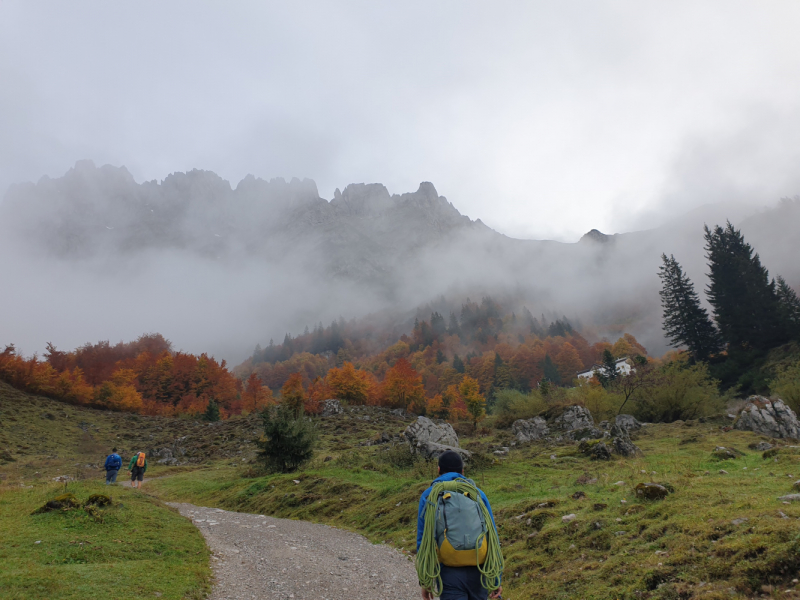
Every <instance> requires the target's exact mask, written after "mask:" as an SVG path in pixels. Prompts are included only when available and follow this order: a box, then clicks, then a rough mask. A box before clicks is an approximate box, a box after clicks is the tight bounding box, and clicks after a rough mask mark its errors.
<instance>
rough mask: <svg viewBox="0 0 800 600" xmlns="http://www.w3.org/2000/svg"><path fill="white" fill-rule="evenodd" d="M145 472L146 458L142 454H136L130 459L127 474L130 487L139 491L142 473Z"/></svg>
mask: <svg viewBox="0 0 800 600" xmlns="http://www.w3.org/2000/svg"><path fill="white" fill-rule="evenodd" d="M145 471H147V457H146V456H145V454H144V452H137V453H136V454H134V455H133V457H132V458H131V463H130V464H129V465H128V472H129V473H130V474H131V487H135V488H137V489H141V487H142V480H143V479H144V472H145Z"/></svg>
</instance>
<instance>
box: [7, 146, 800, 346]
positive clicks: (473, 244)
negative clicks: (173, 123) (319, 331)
mask: <svg viewBox="0 0 800 600" xmlns="http://www.w3.org/2000/svg"><path fill="white" fill-rule="evenodd" d="M532 210H535V206H532ZM733 213H735V214H741V210H739V211H738V212H736V211H731V210H730V207H725V206H710V207H706V208H705V209H703V210H702V211H699V212H697V213H696V214H690V215H687V216H685V217H683V218H677V219H676V220H675V221H674V222H672V223H669V224H667V225H665V226H663V227H661V228H658V229H654V230H650V231H645V232H634V233H627V234H616V235H613V236H610V235H606V234H603V233H601V232H599V231H597V230H592V231H590V232H589V233H587V234H586V235H585V236H584V237H583V238H582V239H581V241H580V242H579V243H575V244H565V243H559V242H552V241H536V240H517V239H512V238H509V237H507V236H504V235H502V234H500V233H498V232H495V231H493V230H492V229H490V228H489V227H487V226H485V225H484V224H483V223H482V222H481V221H480V220H474V221H473V220H471V219H470V218H469V217H467V216H465V215H462V214H460V213H459V211H458V210H457V209H456V208H455V207H454V206H453V205H452V204H451V203H450V202H448V201H447V199H446V198H444V197H443V196H440V195H439V194H438V192H437V191H436V189H435V188H434V186H433V184H431V183H428V182H423V183H421V184H420V186H419V188H418V189H417V190H416V191H415V192H412V193H406V194H399V195H398V194H390V193H389V191H388V190H387V189H386V187H385V186H383V185H381V184H363V183H358V184H351V185H348V186H347V187H345V188H344V190H342V191H339V190H336V192H335V193H334V197H333V198H332V199H331V200H330V201H328V200H326V199H323V198H321V197H320V195H319V192H318V190H317V187H316V184H315V183H314V182H313V181H311V180H308V179H304V180H302V181H301V180H298V179H292V180H291V181H288V182H287V181H284V180H283V179H272V180H270V181H265V180H263V179H259V178H256V177H253V176H251V175H248V176H247V177H245V178H244V179H243V180H242V181H241V182H239V184H238V185H237V186H236V187H235V188H232V187H231V185H230V184H229V183H228V182H227V181H225V180H224V179H222V178H220V177H219V176H218V175H216V174H214V173H212V172H209V171H199V170H194V171H190V172H188V173H173V174H172V175H169V176H168V177H166V178H165V179H164V180H163V181H161V182H157V181H150V182H144V183H141V184H140V183H137V182H136V181H135V180H134V179H133V177H132V176H131V174H130V173H129V172H128V171H127V170H126V169H125V168H124V167H119V168H117V167H112V166H103V167H100V168H97V167H95V165H94V164H93V163H91V162H90V161H81V162H79V163H77V164H76V165H75V167H74V168H73V169H70V170H69V171H68V172H67V173H66V174H65V175H64V176H63V177H61V178H57V179H49V178H43V179H41V180H40V181H39V182H38V183H36V184H33V183H29V184H23V185H18V186H14V187H13V188H12V189H10V190H9V192H8V194H7V195H6V197H5V200H4V201H3V202H2V203H0V243H2V242H4V241H5V242H6V243H7V244H9V245H8V246H7V247H8V248H9V249H10V251H8V252H7V253H6V256H11V255H14V256H23V255H24V256H35V257H36V260H38V261H39V262H38V263H37V267H36V269H43V268H46V269H54V270H55V271H54V272H55V273H57V276H60V277H62V278H63V279H65V280H69V279H70V278H69V277H67V276H64V275H62V274H61V273H62V272H63V271H65V269H77V270H75V271H74V272H75V273H77V274H78V275H80V274H81V273H84V272H86V271H87V269H89V268H91V269H95V270H97V272H101V271H102V272H103V273H119V272H123V271H125V273H126V276H128V274H130V277H134V276H136V273H135V269H134V268H132V267H131V266H130V265H145V264H147V265H149V266H140V267H137V268H139V270H140V271H142V272H145V275H142V276H141V277H140V278H139V279H136V283H135V284H134V283H131V284H130V287H131V288H135V289H134V291H130V290H129V291H126V292H125V294H127V295H129V296H132V297H133V296H136V294H142V295H145V296H146V297H147V298H148V299H151V298H153V297H163V298H175V297H176V296H177V295H179V294H181V293H183V287H186V286H187V285H190V284H191V285H194V286H196V287H195V288H192V291H191V293H189V292H187V294H188V295H189V296H190V297H191V301H192V302H199V300H198V298H206V300H207V302H208V307H207V308H204V314H206V313H210V312H218V311H232V312H237V311H239V312H243V311H251V313H252V315H251V316H249V317H248V319H250V321H248V325H246V326H245V325H242V326H241V327H240V331H245V333H244V334H240V337H241V336H242V335H250V333H249V331H250V329H252V326H251V325H249V323H250V322H258V323H265V322H275V323H279V324H280V325H276V326H275V327H276V328H277V327H280V329H277V331H276V333H278V334H279V335H283V333H282V331H297V329H298V327H299V328H302V327H303V326H304V325H306V324H308V323H312V324H313V323H316V322H318V321H319V320H320V319H329V318H331V317H338V316H339V315H343V314H346V315H349V316H350V317H354V316H359V315H360V314H364V313H365V312H372V311H376V310H383V309H386V308H387V307H388V308H392V309H396V310H400V311H403V310H405V311H407V310H410V309H412V308H413V307H415V306H418V305H420V304H424V303H426V302H428V301H429V300H431V299H432V298H435V297H438V296H439V295H441V294H448V295H449V296H451V297H460V298H463V297H465V296H467V295H472V296H473V297H479V296H480V295H481V294H491V295H493V296H495V297H498V296H504V295H505V296H507V297H513V298H516V299H517V301H519V302H520V303H521V304H526V305H527V306H528V307H529V308H530V309H531V310H533V311H534V312H537V311H546V310H552V311H556V313H557V314H559V315H560V314H567V315H570V316H572V317H578V318H580V319H581V320H582V321H583V322H584V324H585V325H586V326H587V327H589V328H590V329H592V330H593V331H594V332H595V333H596V334H597V335H604V334H605V335H609V336H614V335H615V334H617V333H618V332H619V331H620V330H621V329H623V328H625V329H626V330H627V331H630V332H632V333H634V335H636V336H637V337H638V338H639V339H640V341H643V342H644V343H645V345H646V346H649V347H650V348H652V349H653V350H655V351H659V350H664V349H665V348H666V347H665V345H664V340H663V336H662V334H661V324H660V304H659V298H658V289H659V281H658V277H657V272H658V267H659V265H660V256H661V253H662V252H663V253H667V254H675V257H676V258H677V259H678V260H679V261H680V262H681V263H682V264H683V265H684V267H685V268H686V270H687V272H688V273H689V275H690V276H691V277H692V278H693V279H694V281H695V284H696V287H697V289H698V291H700V290H702V288H703V286H704V285H705V280H704V273H705V264H704V263H705V259H704V256H703V238H702V234H703V231H702V226H703V222H704V221H706V222H709V220H710V222H709V225H713V224H715V223H716V222H719V223H723V222H724V221H725V219H726V218H727V217H728V216H729V215H730V214H733ZM735 224H736V225H738V226H741V228H742V230H743V232H744V234H745V236H746V237H747V239H748V241H749V242H750V243H752V244H753V245H754V247H755V248H756V249H757V250H758V251H759V252H760V253H761V256H762V259H763V260H764V261H765V264H766V265H767V266H768V267H769V268H770V270H771V274H772V275H777V274H779V273H780V274H783V275H784V277H786V278H787V280H788V281H789V282H790V284H792V285H795V286H797V285H798V283H800V265H799V264H798V263H797V261H796V256H798V254H799V253H800V236H797V235H795V234H794V232H796V231H797V230H798V226H800V201H798V200H794V201H785V202H783V203H782V204H781V205H780V206H778V207H776V208H774V209H770V210H766V211H762V212H761V213H759V214H756V215H754V216H752V217H751V218H749V219H742V220H741V221H739V222H738V223H735ZM148 261H149V262H148ZM81 265H84V266H81ZM98 265H101V266H100V267H98ZM121 265H126V266H125V268H124V269H123V267H122V266H121ZM109 267H110V268H109ZM8 268H9V267H8V266H6V269H8ZM148 268H149V269H150V270H151V271H152V272H153V273H157V275H153V276H152V277H150V276H149V275H148V273H149V271H146V269H148ZM159 269H160V270H159ZM34 270H35V269H34V268H33V267H31V268H28V267H26V266H25V265H16V267H15V269H12V270H11V271H9V272H10V273H11V274H10V275H8V277H15V278H20V277H28V276H32V275H31V273H32V272H33V271H34ZM178 274H180V277H179V276H178ZM2 275H3V264H2V259H1V258H0V276H2ZM80 276H83V275H80ZM50 277H51V278H54V276H53V275H50ZM87 277H88V276H87ZM104 277H105V276H104ZM40 278H41V277H40ZM195 280H198V281H195ZM70 285H72V284H71V283H67V284H60V285H58V286H56V288H57V289H54V290H48V291H47V292H46V294H50V293H53V294H61V295H63V294H65V293H68V291H69V290H68V288H69V286H70ZM99 285H100V286H101V289H102V290H104V291H105V290H106V289H107V288H109V287H112V288H113V286H114V285H117V284H114V283H113V282H111V283H109V281H108V280H107V279H106V278H104V279H102V280H101V281H100V282H99ZM54 286H55V284H54ZM171 286H172V287H171ZM179 286H183V287H179ZM84 287H91V286H86V285H85V284H84ZM76 289H77V288H76ZM114 289H115V290H116V288H114ZM212 292H213V294H219V295H220V297H219V298H217V297H216V296H214V295H213V294H212ZM75 294H76V299H75V300H74V303H75V304H76V305H81V306H82V305H83V303H86V304H87V306H91V302H92V301H93V294H88V293H83V292H78V291H76V292H75ZM81 294H82V295H81ZM117 295H118V294H117ZM267 297H270V298H272V300H270V301H269V302H267V301H266V300H264V298H267ZM245 299H246V300H247V303H246V302H245ZM148 301H149V300H148ZM131 302H132V303H135V302H138V301H136V300H133V299H132V300H131ZM248 303H249V304H248ZM261 304H263V306H268V307H269V308H268V309H267V308H259V309H258V310H255V309H252V306H260V305H261ZM86 310H87V312H88V313H89V314H88V318H92V317H93V315H92V314H91V310H90V309H88V308H87V309H86ZM12 312H13V310H12ZM148 319H149V313H147V314H144V315H143V316H142V320H143V321H145V322H149V321H148ZM187 319H188V316H187ZM113 322H114V323H116V321H113ZM220 327H222V325H221V324H220ZM260 327H261V326H260ZM229 328H230V326H229ZM264 329H268V326H263V327H262V328H260V329H259V330H260V331H263V330H264ZM147 330H151V326H148V327H147ZM134 333H136V334H138V333H141V331H138V332H134ZM127 337H131V336H130V335H128V336H127ZM268 337H269V335H267V336H266V337H265V336H264V335H263V334H259V335H257V336H256V335H253V341H259V340H261V339H268ZM248 339H249V338H248ZM0 341H2V340H0ZM79 341H85V340H79ZM248 344H249V341H248ZM201 349H202V347H201Z"/></svg>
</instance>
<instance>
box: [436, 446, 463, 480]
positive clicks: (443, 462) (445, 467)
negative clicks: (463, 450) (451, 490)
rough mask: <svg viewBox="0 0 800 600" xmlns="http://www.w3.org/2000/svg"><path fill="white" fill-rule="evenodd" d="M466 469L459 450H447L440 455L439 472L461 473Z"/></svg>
mask: <svg viewBox="0 0 800 600" xmlns="http://www.w3.org/2000/svg"><path fill="white" fill-rule="evenodd" d="M463 470H464V461H463V460H461V456H460V455H459V453H458V452H453V451H452V450H446V451H444V452H442V453H441V454H440V455H439V474H440V475H444V474H445V473H461V472H462V471H463Z"/></svg>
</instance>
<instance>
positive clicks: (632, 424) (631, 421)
mask: <svg viewBox="0 0 800 600" xmlns="http://www.w3.org/2000/svg"><path fill="white" fill-rule="evenodd" d="M615 424H616V425H617V426H618V427H621V428H622V429H624V430H625V431H627V432H628V433H630V432H631V431H636V430H637V429H641V428H642V424H641V423H639V421H637V420H636V418H635V417H634V416H633V415H617V418H616V420H615Z"/></svg>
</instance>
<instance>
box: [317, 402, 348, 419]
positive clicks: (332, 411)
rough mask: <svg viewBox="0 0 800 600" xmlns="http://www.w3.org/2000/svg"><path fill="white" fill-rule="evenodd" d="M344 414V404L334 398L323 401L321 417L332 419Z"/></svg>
mask: <svg viewBox="0 0 800 600" xmlns="http://www.w3.org/2000/svg"><path fill="white" fill-rule="evenodd" d="M342 412H344V409H343V408H342V403H341V402H339V401H338V400H334V399H333V398H328V399H327V400H323V401H322V412H321V413H320V416H322V417H332V416H334V415H338V414H341V413H342Z"/></svg>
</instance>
